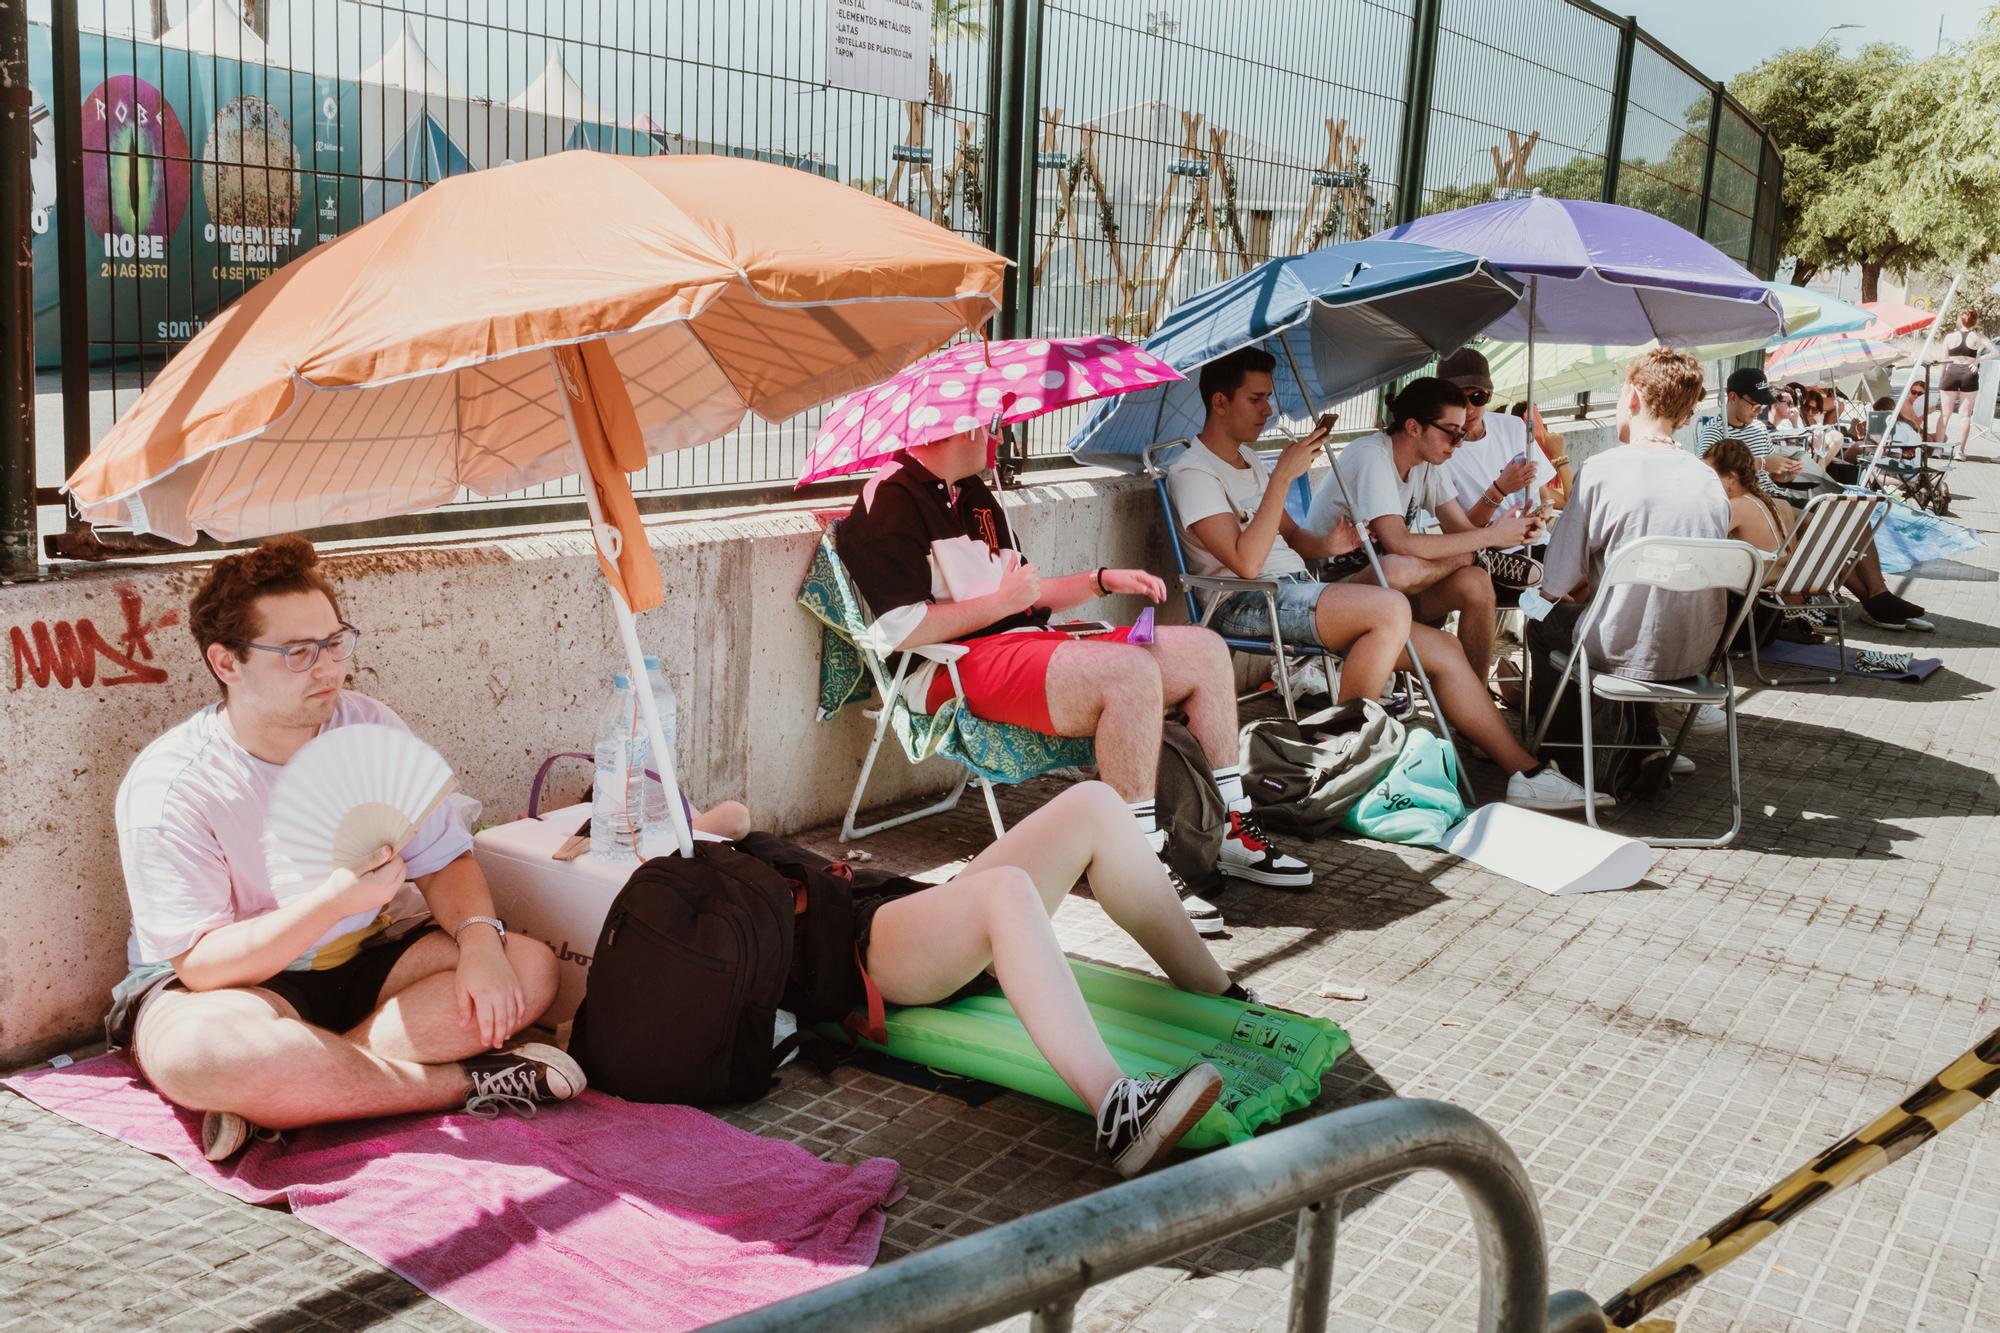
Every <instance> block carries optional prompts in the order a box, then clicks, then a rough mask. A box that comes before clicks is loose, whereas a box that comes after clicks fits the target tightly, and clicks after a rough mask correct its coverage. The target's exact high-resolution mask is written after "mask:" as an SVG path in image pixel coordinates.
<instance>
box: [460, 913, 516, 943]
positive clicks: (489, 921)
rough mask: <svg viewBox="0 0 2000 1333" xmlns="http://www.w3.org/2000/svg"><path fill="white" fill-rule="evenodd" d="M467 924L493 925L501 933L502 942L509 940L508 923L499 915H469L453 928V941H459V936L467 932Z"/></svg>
mask: <svg viewBox="0 0 2000 1333" xmlns="http://www.w3.org/2000/svg"><path fill="white" fill-rule="evenodd" d="M467 926H491V927H493V929H494V930H496V931H498V932H499V934H500V942H501V943H502V944H505V943H506V942H507V923H506V922H504V921H502V920H501V919H500V918H499V917H497V916H469V917H467V918H465V920H463V921H461V922H459V923H458V924H457V925H456V926H454V927H453V928H452V932H451V942H452V943H453V944H456V943H458V937H459V936H460V935H463V934H464V933H465V928H466V927H467Z"/></svg>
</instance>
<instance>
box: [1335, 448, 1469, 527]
mask: <svg viewBox="0 0 2000 1333" xmlns="http://www.w3.org/2000/svg"><path fill="white" fill-rule="evenodd" d="M1333 466H1334V470H1335V471H1336V472H1338V473H1339V474H1340V480H1341V481H1344V482H1346V483H1347V489H1348V492H1349V493H1350V494H1352V495H1353V496H1354V504H1355V507H1356V511H1355V512H1350V511H1349V510H1348V507H1347V502H1346V500H1345V499H1344V498H1343V497H1342V496H1341V493H1340V486H1339V485H1338V484H1337V483H1336V482H1335V481H1334V479H1333V478H1332V477H1331V476H1329V477H1328V478H1327V479H1326V480H1325V481H1323V482H1321V483H1320V484H1319V489H1318V490H1317V491H1314V492H1313V502H1312V509H1311V511H1310V512H1308V513H1307V514H1306V521H1305V523H1304V525H1303V526H1304V527H1305V530H1306V531H1307V532H1312V533H1326V532H1330V531H1332V530H1333V525H1334V524H1336V523H1338V522H1339V521H1340V520H1341V519H1343V518H1351V519H1353V520H1354V523H1355V526H1357V527H1366V526H1367V525H1368V524H1370V523H1373V522H1374V521H1375V520H1376V519H1378V518H1381V517H1383V516H1384V515H1387V514H1394V515H1396V516H1397V517H1398V518H1400V519H1402V520H1403V522H1404V523H1405V524H1407V525H1408V526H1409V527H1410V528H1412V529H1414V528H1415V527H1416V526H1417V515H1418V514H1420V513H1425V512H1428V513H1432V514H1435V513H1436V512H1437V511H1438V509H1439V507H1440V506H1442V505H1448V504H1451V503H1453V502H1454V501H1456V500H1457V499H1458V492H1457V491H1456V490H1454V489H1453V488H1452V484H1451V477H1450V475H1449V474H1447V473H1446V472H1445V470H1444V469H1443V468H1442V467H1440V466H1438V465H1436V464H1434V463H1422V462H1420V463H1417V464H1415V465H1414V466H1412V467H1411V468H1410V475H1409V476H1407V477H1403V476H1398V475H1397V473H1396V458H1395V454H1394V452H1393V447H1392V446H1391V444H1390V443H1389V437H1388V436H1387V435H1385V434H1383V433H1381V432H1380V431H1377V432H1376V433H1375V434H1373V435H1364V436H1362V437H1361V438H1360V439H1358V440H1355V441H1354V442H1353V443H1351V444H1349V445H1348V446H1347V447H1346V448H1345V449H1342V450H1341V451H1340V454H1339V456H1338V457H1336V458H1335V459H1334V462H1333Z"/></svg>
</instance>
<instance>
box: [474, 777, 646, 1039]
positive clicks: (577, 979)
mask: <svg viewBox="0 0 2000 1333" xmlns="http://www.w3.org/2000/svg"><path fill="white" fill-rule="evenodd" d="M589 817H590V806H589V805H587V804H584V805H572V806H565V807H564V808H563V809H561V810H551V811H549V812H547V813H546V814H544V815H543V816H542V817H541V818H540V819H519V820H516V821H514V822H513V823H511V824H501V825H499V826H498V827H495V828H489V829H482V830H481V831H480V832H478V833H476V834H474V835H473V838H472V856H473V859H474V860H476V861H477V862H478V863H479V868H480V870H481V871H483V872H484V873H485V875H486V883H487V886H488V887H489V888H491V889H492V891H493V906H494V908H495V909H496V910H497V911H498V912H499V914H500V919H501V920H503V921H505V922H506V923H507V929H509V930H516V931H519V932H520V933H521V934H523V935H532V936H534V937H535V938H536V939H538V940H540V941H542V943H544V944H546V945H548V946H549V948H550V949H552V950H554V951H555V955H556V998H555V1003H554V1004H552V1005H550V1006H549V1011H548V1012H547V1013H546V1014H544V1015H543V1016H542V1018H541V1024H542V1025H543V1026H544V1027H549V1028H555V1027H559V1026H560V1025H561V1024H564V1023H567V1022H568V1021H569V1020H570V1019H571V1018H573V1017H574V1016H575V1015H576V1007H577V1006H578V1005H579V1004H582V1003H583V986H584V981H585V979H586V978H587V977H588V976H589V975H590V955H591V951H592V950H594V949H595V948H596V947H597V933H598V931H599V930H600V929H602V927H603V925H604V915H605V913H606V912H608V911H610V910H611V900H612V899H613V898H616V897H617V896H618V890H620V889H622V888H624V887H625V881H626V880H627V879H629V878H631V876H632V871H633V870H635V869H636V868H637V866H638V863H637V862H629V863H627V864H625V865H615V866H614V865H609V864H607V863H605V862H603V861H599V860H597V859H596V858H594V857H592V856H591V855H590V854H589V853H588V852H586V853H584V854H583V855H582V856H579V857H577V858H576V860H574V861H557V860H555V859H553V858H554V856H555V852H556V849H557V848H558V847H561V846H562V845H563V843H564V842H566V841H568V840H569V836H570V835H571V834H572V833H574V832H576V829H577V826H578V825H579V824H581V823H583V821H584V820H586V819H588V818H589Z"/></svg>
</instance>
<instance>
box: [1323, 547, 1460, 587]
mask: <svg viewBox="0 0 2000 1333" xmlns="http://www.w3.org/2000/svg"><path fill="white" fill-rule="evenodd" d="M1471 563H1472V557H1471V556H1469V555H1453V556H1446V557H1445V558H1443V559H1441V560H1426V559H1421V558H1419V557H1417V556H1413V555H1385V556H1383V557H1382V573H1383V575H1384V576H1385V577H1386V578H1387V579H1388V580H1389V586H1390V587H1391V588H1394V589H1395V590H1396V591H1397V592H1400V593H1404V594H1406V595H1408V596H1412V597H1414V596H1415V595H1416V594H1418V593H1420V592H1422V591H1423V590H1424V589H1426V588H1428V587H1430V586H1431V585H1432V584H1434V583H1437V582H1439V581H1440V580H1443V579H1447V578H1450V577H1451V576H1452V575H1453V574H1455V573H1457V572H1458V571H1459V570H1461V569H1464V568H1465V567H1466V566H1467V565H1469V564H1471ZM1347 582H1349V583H1375V582H1377V580H1376V578H1375V571H1374V570H1372V569H1367V568H1363V569H1360V570H1358V571H1356V572H1355V573H1353V574H1350V575H1348V576H1347Z"/></svg>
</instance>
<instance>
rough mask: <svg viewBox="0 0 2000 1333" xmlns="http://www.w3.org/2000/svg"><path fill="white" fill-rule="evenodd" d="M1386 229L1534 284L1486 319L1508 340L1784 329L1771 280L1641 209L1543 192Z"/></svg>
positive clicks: (1734, 334) (1753, 334) (1682, 338)
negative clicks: (1480, 260)
mask: <svg viewBox="0 0 2000 1333" xmlns="http://www.w3.org/2000/svg"><path fill="white" fill-rule="evenodd" d="M1382 235H1383V236H1384V237H1386V238H1388V239H1390V240H1398V241H1421V242H1423V243H1424V244H1425V245H1435V246H1440V247H1443V248H1445V249H1450V250H1463V251H1465V252H1467V253H1468V254H1475V255H1482V256H1484V257H1485V258H1487V259H1489V260H1491V261H1492V262H1493V263H1494V264H1495V265H1497V266H1498V267H1500V268H1503V269H1505V270H1506V271H1507V272H1508V273H1510V274H1512V275H1513V276H1514V277H1516V278H1519V279H1520V280H1521V281H1522V282H1523V283H1525V284H1527V287H1528V295H1527V296H1525V297H1523V298H1522V301H1521V304H1520V305H1518V306H1516V307H1515V308H1514V309H1513V310H1512V311H1511V312H1509V313H1508V314H1506V315H1503V316H1502V317H1501V318H1500V321H1499V322H1498V323H1497V324H1494V325H1493V326H1492V327H1491V328H1489V329H1487V330H1486V336H1487V337H1489V338H1497V339H1499V340H1500V341H1502V342H1532V341H1533V340H1534V339H1536V338H1546V339H1552V340H1554V341H1558V342H1572V343H1595V344H1606V345H1611V346H1631V345H1633V344H1635V343H1643V342H1647V341H1649V340H1651V339H1655V338H1657V339H1658V340H1659V341H1660V342H1662V343H1665V344H1667V345H1669V346H1675V345H1679V346H1699V345H1701V344H1704V343H1719V342H1737V341H1742V340H1745V339H1751V338H1763V337H1770V336H1772V335H1775V334H1779V333H1782V332H1784V327H1785V316H1784V308H1783V307H1782V306H1780V305H1779V304H1778V298H1777V297H1776V296H1774V295H1773V294H1772V292H1771V289H1770V287H1769V286H1768V285H1767V284H1766V283H1764V282H1763V281H1762V280H1761V279H1759V278H1758V277H1757V276H1756V275H1755V274H1753V273H1751V272H1750V270H1748V269H1746V268H1744V267H1743V266H1742V265H1741V264H1739V263H1737V262H1736V261H1735V260H1733V259H1731V258H1730V257H1729V256H1728V255H1725V254H1723V253H1722V251H1720V250H1718V249H1716V248H1715V247H1714V246H1712V245H1710V244H1709V243H1708V242H1707V241H1704V240H1702V239H1701V238H1700V237H1699V236H1696V235H1695V234H1694V233H1693V232H1690V231H1688V230H1687V229H1686V228H1683V227H1679V226H1676V225H1675V224H1673V223H1671V222H1669V221H1667V220H1666V219H1665V218H1662V217H1655V216H1654V215H1653V214H1651V213H1644V212H1641V211H1640V210H1638V209H1636V208H1625V207H1623V206H1621V205H1619V204H1593V203H1586V202H1583V201H1580V200H1575V199H1550V198H1546V197H1544V196H1542V195H1540V194H1536V195H1532V196H1530V197H1527V198H1522V199H1503V200H1500V201H1498V202H1495V203H1490V204H1478V205H1476V206H1474V207H1472V208H1460V209H1455V210H1453V211H1452V212H1449V213H1437V214H1433V215H1432V216H1430V217H1426V218H1418V219H1417V220H1416V221H1415V222H1406V223H1404V224H1403V225H1402V226H1400V227H1391V228H1390V229H1389V230H1388V231H1385V232H1383V233H1382ZM1530 312H1532V313H1530Z"/></svg>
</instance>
